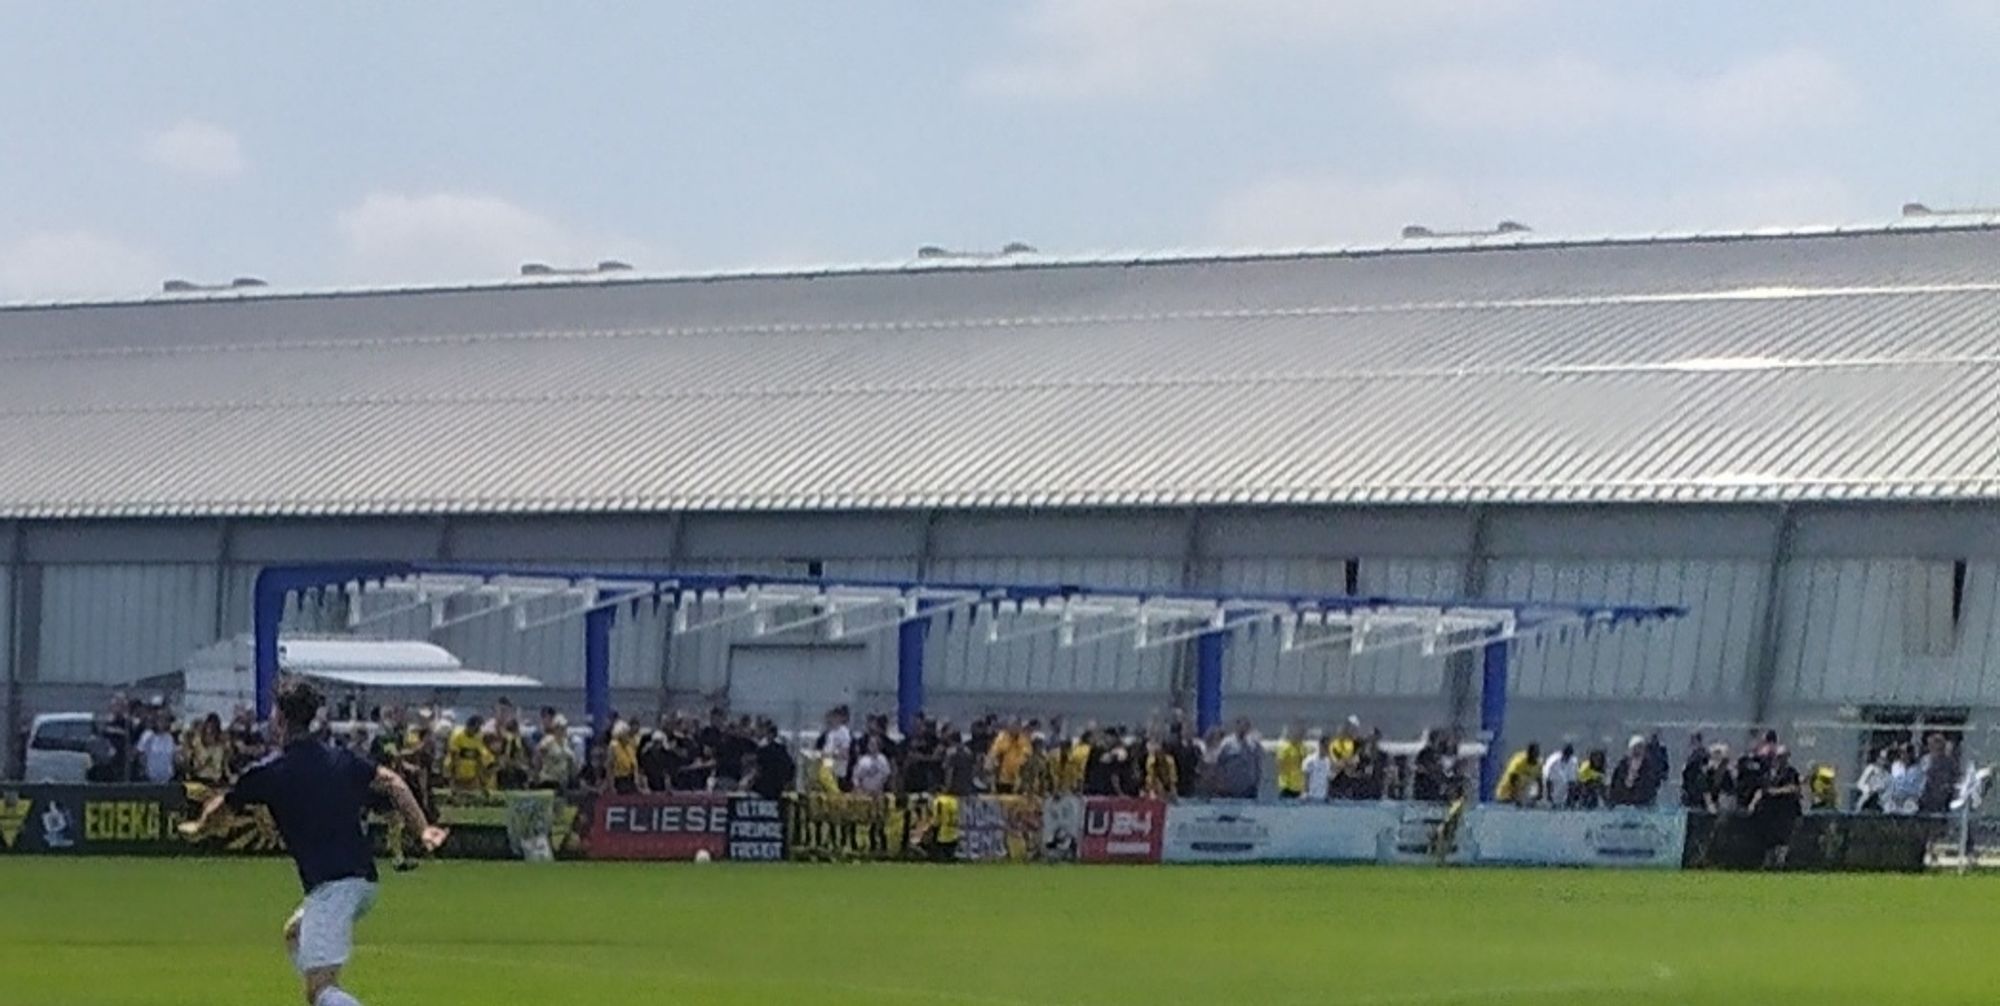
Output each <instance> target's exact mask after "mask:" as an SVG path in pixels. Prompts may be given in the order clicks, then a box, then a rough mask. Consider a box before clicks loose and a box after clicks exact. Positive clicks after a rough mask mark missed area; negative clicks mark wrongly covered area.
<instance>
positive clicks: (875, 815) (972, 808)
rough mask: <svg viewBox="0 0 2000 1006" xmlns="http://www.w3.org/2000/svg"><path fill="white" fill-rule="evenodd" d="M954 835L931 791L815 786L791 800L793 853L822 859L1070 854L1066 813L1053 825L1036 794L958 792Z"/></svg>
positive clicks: (788, 820)
mask: <svg viewBox="0 0 2000 1006" xmlns="http://www.w3.org/2000/svg"><path fill="white" fill-rule="evenodd" d="M956 802H957V815H956V816H957V821H956V824H957V832H956V836H955V837H948V836H946V835H945V834H944V833H943V829H941V828H940V824H941V823H944V822H942V821H941V820H940V815H939V814H938V804H939V800H938V799H936V798H933V797H930V796H908V797H903V796H855V795H853V794H847V793H811V794H800V795H797V796H793V797H789V798H788V799H787V800H786V801H785V831H784V836H785V845H786V849H785V852H786V855H787V856H788V857H789V858H791V859H796V860H805V861H818V862H850V861H857V860H935V859H940V858H944V857H946V856H949V857H951V858H953V859H956V860H958V861H960V862H967V863H1031V862H1040V861H1046V860H1059V859H1062V858H1065V856H1066V855H1067V853H1066V842H1067V839H1066V838H1065V836H1064V835H1063V834H1062V833H1061V827H1062V826H1061V823H1060V815H1061V814H1062V813H1064V812H1065V811H1063V810H1059V811H1058V823H1057V824H1056V826H1055V831H1054V832H1053V833H1052V832H1051V827H1050V824H1049V815H1048V813H1047V808H1045V807H1044V806H1043V801H1042V800H1040V799H1039V798H1035V797H1023V796H970V797H959V798H957V801H956Z"/></svg>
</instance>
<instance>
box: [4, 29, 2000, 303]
mask: <svg viewBox="0 0 2000 1006" xmlns="http://www.w3.org/2000/svg"><path fill="white" fill-rule="evenodd" d="M1996 44H2000V0H1902V2H1897V3H1877V2H1862V0H1846V2H1839V0H1826V2H1818V3H1805V2H1799V3H1792V2H1780V0H1770V2H1761V3H1756V4H1744V3H1741V2H1711V0H1682V2H1675V3H1669V2H1664V0H1661V2H1651V0H1620V2H1604V0H1588V2H1565V0H1457V2H1448V0H1004V2H1003V0H986V2H974V0H899V2H892V0H842V2H827V0H797V2H787V0H768V2H749V0H743V2H732V3H714V2H700V3H697V2H693V0H689V2H685V3H683V2H673V0H654V2H644V3H642V2H636V0H633V2H624V3H619V2H595V3H555V2H532V3H531V2H525V0H518V2H508V0H483V2H478V3H472V2H464V3H459V2H442V0H427V2H424V3H418V4H409V3H386V2H366V0H362V2H350V3H341V4H307V3H303V2H288V0H265V2H257V3H249V2H245V3H234V2H228V3H225V2H214V3H200V2H167V0H160V2H139V0H129V2H108V0H42V2H22V0H0V300H6V301H13V300H34V299H50V298H68V297H99V296H143V295H146V294H149V293H152V292H154V291H157V290H158V289H159V285H160V283H161V281H163V280H165V279H168V278H184V279H188V280H192V281H196V282H219V281H226V280H228V279H229V278H231V277H234V276H240V275H254V276H258V277H261V278H264V279H266V280H268V281H269V282H270V283H271V284H273V285H274V286H278V287H314V288H317V287H325V286H332V285H362V284H365V285H374V284H402V283H431V282H453V281H462V280H482V279H500V278H504V277H506V276H510V275H513V274H514V273H515V272H516V270H517V269H518V268H519V266H520V264H521V263H522V262H525V261H541V262H548V263H551V264H554V265H558V266H571V265H585V264H589V263H593V262H595V261H597V260H599V259H603V258H617V259H621V260H625V261H628V262H631V263H632V264H633V265H635V266H638V267H639V268H640V269H642V270H645V271H653V272H686V271H706V270H712V269H734V268H744V267H758V266H771V267H783V266H800V265H813V264H825V263H852V262H881V261H893V260H899V259H906V258H908V257H910V256H911V255H912V254H913V252H914V251H915V249H916V248H917V247H918V246H920V245H927V244H935V245H944V246H948V247H953V248H964V249H993V248H998V247H1000V246H1001V245H1003V244H1005V243H1007V242H1010V241H1022V242H1026V243H1029V244H1031V245H1033V246H1035V247H1037V248H1039V249H1040V250H1041V251H1043V252H1045V253H1049V254H1055V255H1062V254H1089V253H1093V252H1100V251H1105V250H1114V249H1116V250H1150V251H1161V250H1171V249H1185V248H1213V247H1246V248H1249V247H1256V248H1270V247H1298V246H1324V245H1348V244H1362V245H1380V244H1385V243H1393V242H1394V241H1395V240H1396V238H1397V234H1398V232H1399V231H1400V229H1401V228H1402V227H1403V226H1404V225H1405V224H1412V223H1421V224H1425V225H1428V226H1431V227H1434V228H1479V227H1490V226H1492V225H1493V224H1494V223H1496V222H1498V221H1499V220H1502V219H1508V220H1515V221H1519V222H1522V223H1525V224H1527V225H1529V226H1531V227H1533V228H1534V229H1535V230H1536V231H1537V232H1538V233H1543V234H1555V235H1578V236H1590V235H1602V234H1645V233H1657V232H1662V231H1682V230H1691V229H1740V228H1748V227H1764V226H1782V225H1801V224H1825V223H1865V222H1882V221H1887V220H1890V219H1893V218H1894V217H1895V216H1896V214H1897V213H1898V211H1899V207H1900V206H1901V205H1902V204H1903V203H1904V202H1907V201H1921V202H1924V203H1927V204H1929V205H1931V206H1935V207H1960V206H1989V205H1994V204H2000V175H1996V170H1995V169H1996V167H2000V128H1996V126H2000V101H1995V100H1993V98H1992V96H1993V95H1995V94H2000V61H1996V60H1994V59H1993V58H1992V56H1991V53H1992V52H1993V51H1995V47H1996Z"/></svg>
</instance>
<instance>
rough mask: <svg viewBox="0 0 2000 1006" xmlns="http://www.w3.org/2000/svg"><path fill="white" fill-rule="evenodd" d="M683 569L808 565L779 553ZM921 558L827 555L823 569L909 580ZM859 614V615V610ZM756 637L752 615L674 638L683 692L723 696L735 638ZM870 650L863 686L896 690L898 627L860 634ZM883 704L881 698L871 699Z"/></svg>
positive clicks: (784, 570)
mask: <svg viewBox="0 0 2000 1006" xmlns="http://www.w3.org/2000/svg"><path fill="white" fill-rule="evenodd" d="M675 567H676V569H677V571H680V572H687V573H761V574H765V575H769V576H803V575H805V574H806V572H807V571H806V570H805V569H804V568H802V567H801V565H800V564H797V563H791V562H786V561H784V560H774V559H724V558H707V559H689V560H686V561H683V562H679V563H676V564H675ZM916 571H917V570H916V560H915V559H914V558H907V559H892V558H879V559H826V560H823V562H822V573H823V574H824V575H826V576H831V577H842V578H846V579H868V580H907V579H912V578H914V577H915V576H916ZM720 614H721V612H720V611H719V610H711V611H700V610H698V611H695V612H693V613H692V614H691V616H690V617H691V618H692V619H693V620H694V621H696V622H700V621H702V620H704V619H708V618H714V617H717V616H719V615H720ZM857 617H858V616H857ZM818 631H819V629H818V628H815V629H805V630H799V634H797V635H794V634H786V635H784V636H779V637H766V640H765V641H767V642H778V641H781V640H795V641H797V642H799V643H801V644H810V642H811V641H812V640H813V639H815V638H819V637H818V635H817V633H818ZM753 638H755V637H754V636H753V635H752V633H751V628H750V625H749V623H748V622H747V621H739V622H736V623H733V624H730V625H723V626H717V627H715V628H713V629H709V630H706V631H703V632H697V633H693V634H691V635H688V636H685V637H679V638H676V639H674V640H673V644H672V670H671V671H670V673H669V679H670V681H671V683H672V687H673V689H674V690H675V691H678V692H694V693H698V694H701V695H704V696H712V697H714V698H717V699H719V698H720V697H721V696H722V695H725V694H727V692H728V689H729V648H730V645H731V644H732V643H736V642H744V641H749V640H751V639H753ZM857 641H859V642H861V643H862V644H863V646H864V647H865V649H866V650H867V655H866V657H865V658H864V660H863V664H862V672H861V680H860V681H859V682H858V683H857V687H858V688H859V689H860V690H862V691H864V692H868V691H874V692H878V693H879V692H881V691H883V690H885V689H886V690H888V691H890V692H893V691H894V690H895V687H896V636H895V633H894V632H884V633H877V634H875V635H872V636H870V637H868V638H866V639H865V640H857ZM870 705H871V707H872V706H873V705H879V703H871V704H870Z"/></svg>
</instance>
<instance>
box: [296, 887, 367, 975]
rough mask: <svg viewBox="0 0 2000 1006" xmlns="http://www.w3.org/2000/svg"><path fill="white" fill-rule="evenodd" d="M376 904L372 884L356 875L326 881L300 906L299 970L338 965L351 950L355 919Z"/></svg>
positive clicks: (352, 947) (344, 962)
mask: <svg viewBox="0 0 2000 1006" xmlns="http://www.w3.org/2000/svg"><path fill="white" fill-rule="evenodd" d="M373 907H375V885H374V884H373V883H372V882H370V881H366V880H362V879H361V878H359V877H349V878H347V879H345V880H329V881H327V882H326V883H324V884H321V885H319V886H318V887H315V888H313V889H312V890H311V891H310V892H308V893H307V894H306V900H305V902H304V903H302V904H300V905H299V911H298V919H299V951H298V956H297V957H295V958H294V959H293V961H292V963H293V964H294V965H296V966H297V967H298V969H299V971H300V972H306V971H313V970H316V969H318V968H337V967H339V966H341V965H342V964H346V963H347V958H348V956H349V955H350V954H352V953H353V952H354V921H355V920H356V919H359V918H361V917H362V916H363V915H367V914H368V910H369V909H370V908H373Z"/></svg>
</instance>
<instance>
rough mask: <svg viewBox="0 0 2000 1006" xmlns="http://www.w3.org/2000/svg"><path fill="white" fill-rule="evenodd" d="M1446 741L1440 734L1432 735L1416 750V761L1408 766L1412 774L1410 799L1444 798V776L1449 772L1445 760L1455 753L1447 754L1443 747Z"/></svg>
mask: <svg viewBox="0 0 2000 1006" xmlns="http://www.w3.org/2000/svg"><path fill="white" fill-rule="evenodd" d="M1446 743H1447V741H1446V740H1445V739H1444V738H1443V737H1442V736H1441V735H1434V736H1432V737H1429V738H1427V739H1426V740H1425V742H1424V746H1423V748H1422V749H1421V750H1419V751H1418V752H1417V757H1416V762H1415V764H1413V765H1412V766H1410V772H1411V776H1412V778H1411V782H1410V799H1412V800H1415V801H1417V802H1419V803H1439V802H1441V801H1443V800H1444V794H1445V788H1446V778H1445V777H1446V776H1447V775H1448V774H1449V772H1450V767H1449V765H1448V764H1447V762H1448V761H1449V759H1450V757H1452V756H1455V755H1456V753H1457V752H1451V754H1450V755H1447V753H1446V749H1445V747H1444V745H1445V744H1446Z"/></svg>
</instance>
